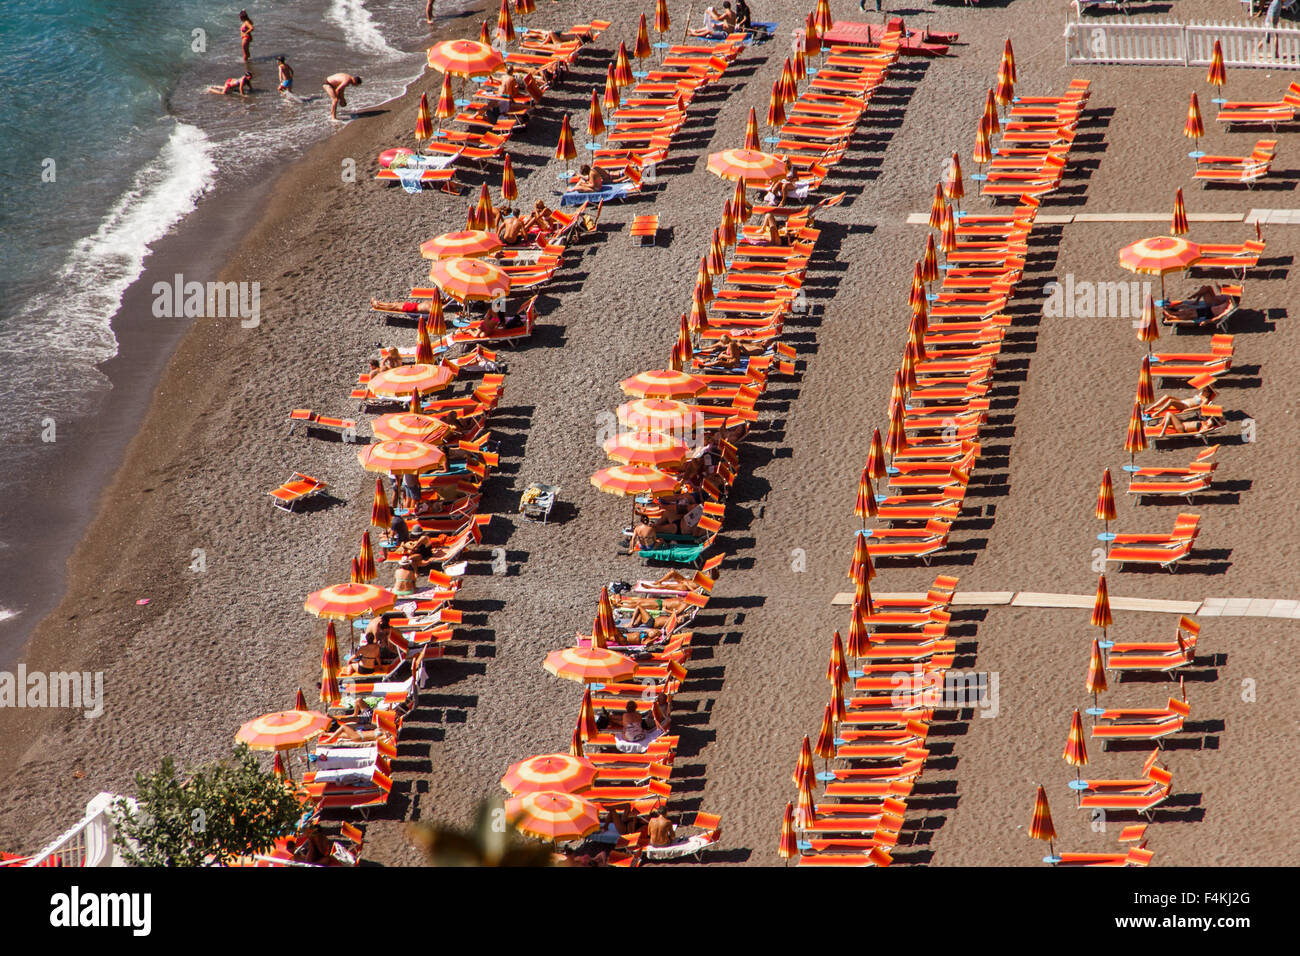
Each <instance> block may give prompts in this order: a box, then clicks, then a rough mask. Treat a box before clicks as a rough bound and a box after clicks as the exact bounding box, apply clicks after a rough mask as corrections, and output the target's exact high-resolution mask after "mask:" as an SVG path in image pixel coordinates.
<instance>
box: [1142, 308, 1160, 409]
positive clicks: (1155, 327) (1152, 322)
mask: <svg viewBox="0 0 1300 956" xmlns="http://www.w3.org/2000/svg"><path fill="white" fill-rule="evenodd" d="M1137 337H1138V341H1139V342H1145V343H1146V344H1147V354H1148V355H1150V353H1151V343H1152V342H1154V341H1156V340H1157V339H1159V338H1160V323H1159V322H1158V321H1157V320H1156V304H1155V302H1154V301H1152V299H1151V296H1149V295H1148V296H1147V297H1146V301H1145V302H1143V303H1142V316H1141V318H1140V319H1139V321H1138V329H1137ZM1148 401H1149V399H1148Z"/></svg>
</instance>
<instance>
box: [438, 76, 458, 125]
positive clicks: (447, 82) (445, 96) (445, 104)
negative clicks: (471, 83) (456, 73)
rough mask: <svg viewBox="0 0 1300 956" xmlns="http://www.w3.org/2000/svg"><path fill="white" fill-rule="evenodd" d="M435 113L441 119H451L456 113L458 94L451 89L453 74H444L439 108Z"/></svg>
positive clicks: (439, 94) (439, 96) (439, 95)
mask: <svg viewBox="0 0 1300 956" xmlns="http://www.w3.org/2000/svg"><path fill="white" fill-rule="evenodd" d="M435 115H436V116H437V117H438V119H439V120H445V119H451V118H452V117H453V116H455V115H456V96H455V94H454V93H452V91H451V74H450V73H444V74H443V75H442V89H441V91H440V92H439V93H438V108H437V110H436V111H435Z"/></svg>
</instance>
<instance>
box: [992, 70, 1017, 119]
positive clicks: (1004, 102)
mask: <svg viewBox="0 0 1300 956" xmlns="http://www.w3.org/2000/svg"><path fill="white" fill-rule="evenodd" d="M1015 96H1016V81H1015V79H1014V78H1012V76H1011V71H1010V69H1008V67H1007V62H1006V60H1002V61H1000V62H999V63H998V81H997V83H996V84H995V85H994V87H993V99H994V100H996V101H997V104H998V106H1001V107H1003V108H1006V107H1007V106H1010V105H1011V101H1012V100H1013V99H1015Z"/></svg>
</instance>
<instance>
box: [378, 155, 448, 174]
mask: <svg viewBox="0 0 1300 956" xmlns="http://www.w3.org/2000/svg"><path fill="white" fill-rule="evenodd" d="M455 161H456V156H455V154H453V153H448V154H447V155H445V156H421V155H418V154H416V153H405V154H403V155H401V156H397V157H394V159H393V162H392V164H391V165H390V166H389V167H388V168H389V169H419V170H425V169H446V168H447V167H448V166H450V165H451V164H452V163H454V162H455Z"/></svg>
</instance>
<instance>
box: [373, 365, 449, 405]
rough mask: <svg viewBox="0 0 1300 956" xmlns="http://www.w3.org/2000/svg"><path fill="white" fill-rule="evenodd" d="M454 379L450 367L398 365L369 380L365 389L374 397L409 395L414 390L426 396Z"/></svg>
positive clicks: (444, 386)
mask: <svg viewBox="0 0 1300 956" xmlns="http://www.w3.org/2000/svg"><path fill="white" fill-rule="evenodd" d="M455 377H456V369H455V368H453V367H451V366H448V365H445V364H439V365H426V364H424V363H421V362H416V363H414V364H411V365H399V366H397V368H386V369H384V370H383V371H382V372H380V373H379V374H378V375H376V376H374V377H373V378H372V379H370V381H369V382H368V383H367V386H366V387H367V388H369V389H370V391H371V392H373V393H374V394H375V395H387V396H392V397H397V396H401V395H410V394H411V393H412V392H414V391H416V390H419V391H420V392H421V393H424V394H427V393H429V392H436V391H437V390H438V389H441V388H446V387H447V386H448V385H450V384H451V383H452V380H453V379H455Z"/></svg>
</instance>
